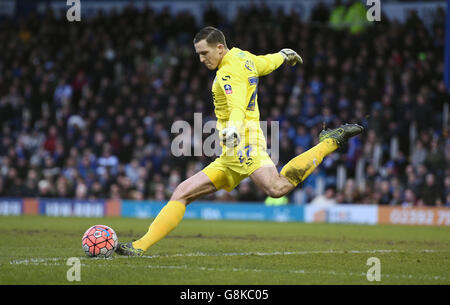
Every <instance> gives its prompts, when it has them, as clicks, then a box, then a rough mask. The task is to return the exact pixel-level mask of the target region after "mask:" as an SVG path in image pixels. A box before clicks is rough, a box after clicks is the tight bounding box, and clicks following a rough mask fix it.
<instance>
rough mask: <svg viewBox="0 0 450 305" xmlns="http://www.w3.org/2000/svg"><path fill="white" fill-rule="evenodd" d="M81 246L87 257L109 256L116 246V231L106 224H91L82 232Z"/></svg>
mask: <svg viewBox="0 0 450 305" xmlns="http://www.w3.org/2000/svg"><path fill="white" fill-rule="evenodd" d="M81 246H82V247H83V250H84V253H86V255H87V256H89V257H104V258H107V257H110V256H111V255H112V254H113V253H114V251H115V250H116V247H117V235H116V232H114V230H113V229H112V228H110V227H108V226H104V225H95V226H92V227H90V228H89V229H87V231H86V232H85V233H84V235H83V238H82V240H81Z"/></svg>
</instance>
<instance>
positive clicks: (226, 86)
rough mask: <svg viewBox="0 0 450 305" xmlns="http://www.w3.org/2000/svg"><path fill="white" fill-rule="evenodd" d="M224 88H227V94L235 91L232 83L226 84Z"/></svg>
mask: <svg viewBox="0 0 450 305" xmlns="http://www.w3.org/2000/svg"><path fill="white" fill-rule="evenodd" d="M223 88H224V89H225V93H226V94H231V93H233V89H231V85H228V84H226V85H225V86H223Z"/></svg>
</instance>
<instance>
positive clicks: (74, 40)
mask: <svg viewBox="0 0 450 305" xmlns="http://www.w3.org/2000/svg"><path fill="white" fill-rule="evenodd" d="M331 12H332V8H327V7H324V6H317V8H316V9H315V10H314V12H313V14H312V17H311V19H310V20H302V19H301V18H300V17H299V16H298V15H297V14H296V13H295V12H289V13H286V12H284V11H282V10H278V11H271V10H269V9H268V8H267V7H266V6H264V5H252V6H248V7H244V8H242V9H241V10H240V11H239V14H238V15H237V17H236V19H235V20H226V18H224V17H223V16H222V15H221V14H220V12H218V11H217V10H215V8H214V7H212V6H211V7H209V8H208V9H207V10H205V12H204V20H203V23H201V24H200V23H199V22H197V21H196V19H195V18H194V17H193V15H191V14H190V13H188V12H182V13H177V14H173V13H171V12H170V11H169V10H168V9H165V10H162V11H160V12H156V11H154V10H152V9H151V8H145V9H143V10H137V9H134V8H132V7H128V8H127V9H125V10H124V11H122V12H112V13H108V14H106V13H102V12H99V13H98V14H97V15H96V16H95V17H92V18H90V19H89V20H83V21H82V22H75V23H69V22H67V20H66V19H64V18H57V17H55V15H54V14H53V13H52V12H51V11H48V12H46V13H45V15H36V14H30V15H29V16H27V17H20V18H17V19H12V20H4V21H1V22H0V50H1V54H0V128H1V133H0V196H2V197H15V196H18V197H70V198H78V199H106V198H108V199H117V198H121V199H136V200H141V199H154V200H167V199H168V198H169V197H170V195H171V192H173V190H174V188H175V187H176V186H177V185H178V183H180V182H181V181H182V180H184V179H185V178H187V177H190V176H192V175H193V174H194V173H196V172H197V171H199V170H201V169H202V168H203V167H205V166H206V165H207V164H208V163H209V162H211V161H212V160H213V157H207V156H204V155H203V156H184V157H175V156H174V155H173V154H172V153H171V143H172V140H173V139H174V137H176V136H177V134H176V133H172V132H171V126H172V124H173V123H174V122H175V121H178V120H184V121H187V122H189V123H191V124H193V120H194V115H193V114H194V113H202V119H203V121H204V122H206V121H208V120H214V119H215V118H214V112H213V110H214V109H213V104H212V98H211V92H210V87H211V84H212V81H213V78H214V73H213V72H210V71H208V70H207V69H206V68H204V67H203V66H201V64H200V63H199V60H198V58H197V56H196V55H195V52H194V49H193V46H192V39H193V37H194V35H195V33H196V32H197V31H198V30H199V29H200V28H201V27H202V26H204V25H213V26H217V27H219V28H220V29H222V30H223V31H224V33H225V35H226V37H227V39H228V44H229V47H234V46H236V47H239V48H241V49H245V50H249V51H251V52H253V53H255V54H265V53H272V52H277V51H279V50H280V49H282V48H285V47H289V48H292V49H294V50H297V51H298V52H299V53H300V54H301V56H302V57H303V60H304V64H303V65H301V66H297V67H295V68H292V67H290V66H288V65H283V66H282V67H280V68H279V69H278V70H276V71H275V72H273V73H272V74H270V75H268V76H266V77H264V78H262V79H261V82H260V85H259V87H258V102H259V109H260V112H261V119H262V120H267V121H268V122H270V121H278V122H279V126H280V136H279V139H280V141H279V143H280V146H279V162H278V164H277V166H279V168H281V167H282V166H283V165H284V164H285V163H286V162H288V161H289V160H290V159H291V158H293V157H294V156H296V155H298V154H300V153H302V152H303V151H305V150H307V149H308V148H310V147H312V146H313V145H315V144H316V143H317V141H318V134H319V132H320V130H321V129H322V128H323V124H326V126H327V127H330V128H331V127H335V126H337V125H340V124H341V123H360V124H363V125H364V126H365V127H366V132H365V133H364V134H363V135H362V136H359V137H355V138H353V139H352V140H351V141H350V142H349V144H348V146H347V147H344V148H342V149H340V150H339V151H337V152H335V153H333V154H332V155H330V156H328V157H327V158H326V159H325V160H324V162H323V163H322V165H321V166H320V167H319V168H318V169H316V171H315V172H314V173H313V174H312V175H311V176H310V177H309V178H308V179H307V180H306V181H305V182H304V183H302V184H301V185H300V186H299V187H298V188H297V190H296V191H294V192H292V193H291V194H290V195H289V202H290V203H294V204H300V203H310V202H317V201H319V202H322V201H326V202H327V203H350V202H351V203H355V202H361V203H373V204H384V205H405V204H406V205H429V206H436V205H450V168H449V167H448V166H446V165H447V164H450V163H449V162H450V142H449V138H448V134H447V133H446V132H447V131H448V126H443V125H442V124H443V123H442V122H443V115H442V109H443V105H444V103H446V102H447V103H448V101H449V95H448V92H447V91H446V88H445V85H444V82H443V69H444V67H443V66H444V65H443V58H444V56H443V50H444V24H445V16H444V17H442V14H443V12H440V14H439V13H438V14H437V15H436V17H435V19H434V22H433V24H432V26H431V27H426V26H425V25H424V24H423V22H422V21H421V20H420V19H419V18H417V16H416V15H415V14H413V13H412V14H411V15H410V17H409V18H408V20H407V21H406V23H403V24H401V23H398V22H396V21H390V20H387V18H385V17H383V18H382V21H381V22H377V23H374V24H371V25H368V26H367V27H366V28H365V29H364V31H362V32H360V33H357V34H355V33H351V32H350V31H346V30H345V29H339V30H336V29H332V28H330V27H329V26H328V23H327V20H328V16H329V15H330V13H331ZM411 126H415V128H411ZM411 130H415V131H416V133H415V134H416V136H415V137H412V136H411ZM205 136H208V135H205ZM393 138H397V139H398V149H397V151H396V153H395V154H392V153H391V151H392V141H391V140H392V139H393ZM411 139H413V141H414V142H411ZM268 144H269V147H270V144H271V143H270V141H269V143H268ZM376 147H380V148H381V154H380V157H379V158H378V160H377V161H374V160H375V159H376V158H375V157H374V152H375V151H376V149H375V148H376ZM358 160H363V166H364V176H363V178H364V183H361V181H360V180H358V179H357V177H356V176H357V173H356V168H357V163H358ZM339 165H344V166H345V168H346V169H347V173H346V175H347V176H346V180H345V185H344V186H343V187H342V189H336V188H337V182H338V181H337V178H336V177H337V169H338V166H339ZM319 178H320V179H319ZM318 181H322V182H323V183H324V187H323V188H322V189H325V191H324V192H323V194H320V193H321V192H319V191H318V190H319V189H320V188H319V187H318ZM255 190H257V188H256V187H254V186H253V183H252V182H251V181H250V180H249V179H246V180H244V181H243V182H242V184H241V185H240V186H238V187H237V188H236V189H235V190H234V191H232V192H230V193H228V192H225V191H220V192H217V193H215V194H214V195H210V196H209V197H206V198H205V199H211V200H226V201H255V202H256V201H259V202H261V201H264V200H265V198H266V196H265V195H264V194H263V193H262V192H261V191H259V190H257V191H255ZM319 196H320V197H319ZM321 198H322V201H321V200H320V199H321Z"/></svg>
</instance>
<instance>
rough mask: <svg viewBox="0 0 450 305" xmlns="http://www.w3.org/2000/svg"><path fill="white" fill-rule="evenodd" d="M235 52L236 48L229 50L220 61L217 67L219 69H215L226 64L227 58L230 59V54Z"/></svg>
mask: <svg viewBox="0 0 450 305" xmlns="http://www.w3.org/2000/svg"><path fill="white" fill-rule="evenodd" d="M235 51H236V48H231V50H229V51H228V52H227V54H225V55H224V56H223V58H222V61H221V62H220V65H219V67H218V68H217V69H220V68H222V67H223V66H224V65H225V64H226V63H227V61H228V58H230V57H231V56H232V55H231V53H234V52H235Z"/></svg>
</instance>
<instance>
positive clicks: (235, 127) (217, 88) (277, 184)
mask: <svg viewBox="0 0 450 305" xmlns="http://www.w3.org/2000/svg"><path fill="white" fill-rule="evenodd" d="M194 47H195V51H196V53H197V54H198V56H199V59H200V62H201V63H203V64H204V65H205V66H206V67H207V68H208V69H209V70H216V69H217V72H216V77H215V79H214V82H213V85H212V96H213V100H214V107H215V110H214V111H215V114H216V116H217V129H218V131H219V138H220V141H221V144H222V154H221V155H220V157H218V158H216V159H215V161H213V162H212V163H211V164H209V165H208V166H207V167H206V168H204V169H203V170H202V171H200V172H198V173H196V174H195V175H193V176H192V177H190V178H188V179H187V180H185V181H183V182H182V183H181V184H180V185H179V186H178V187H177V188H176V189H175V191H174V193H173V194H172V196H171V198H170V200H169V202H168V203H167V204H166V205H165V206H164V207H163V209H162V210H161V211H160V212H159V214H158V215H157V217H156V218H155V219H154V221H153V223H152V224H151V225H150V227H149V229H148V232H147V233H146V234H145V235H144V236H142V237H141V238H140V239H139V240H137V241H134V242H128V243H119V245H118V247H117V249H116V253H118V254H121V255H129V256H142V255H143V253H144V252H145V251H146V250H147V249H148V248H150V247H151V246H152V245H154V244H155V243H156V242H158V241H159V240H161V239H162V238H164V237H165V236H166V235H167V234H169V232H170V231H172V230H173V229H174V228H175V227H176V226H177V225H178V224H179V223H180V221H181V220H182V218H183V216H184V213H185V210H186V206H187V205H188V204H189V203H191V202H192V201H194V200H196V199H198V198H199V197H201V196H203V195H206V194H210V193H213V192H215V191H217V190H220V189H225V190H227V191H231V190H232V189H234V188H235V187H236V186H237V185H238V184H239V183H240V182H241V181H242V180H243V179H245V178H247V177H250V179H251V180H252V181H253V182H254V183H255V184H256V185H257V186H258V187H259V188H261V189H262V190H263V191H264V192H265V193H266V194H267V195H268V196H271V197H275V198H278V197H281V196H284V195H286V194H287V193H289V192H291V191H292V190H293V189H294V188H295V187H296V186H297V185H298V184H299V183H300V182H302V181H303V180H305V179H306V178H307V177H308V176H309V175H310V174H311V172H312V171H313V170H314V169H315V168H316V167H317V166H318V165H319V164H320V163H321V162H322V160H323V158H324V157H325V156H327V155H328V154H330V153H332V152H333V151H335V150H336V149H337V148H338V147H339V146H341V145H343V144H344V143H345V142H346V141H347V139H348V138H350V137H352V136H355V135H358V134H360V133H361V132H362V131H363V128H362V127H361V126H359V125H356V124H346V125H343V126H340V127H339V128H336V129H331V130H323V131H322V132H321V133H320V134H319V143H318V144H317V145H316V146H314V147H312V148H311V149H309V150H308V151H306V152H304V153H302V154H301V155H299V156H296V157H295V158H293V159H292V160H290V161H289V162H288V163H287V164H286V165H285V166H284V167H283V168H282V170H281V172H280V173H279V172H278V171H277V169H276V167H275V164H274V163H273V161H272V160H271V159H270V157H269V155H268V153H267V152H266V146H267V145H266V140H265V137H264V134H263V132H262V130H261V128H260V126H259V108H258V101H257V89H258V83H259V78H260V77H261V76H264V75H267V74H269V73H271V72H272V71H274V70H275V69H277V68H278V67H280V66H281V65H282V64H283V63H285V62H286V63H288V64H290V65H291V66H295V65H296V64H301V63H303V60H302V58H301V57H300V56H299V55H298V54H297V53H296V52H295V51H293V50H291V49H282V50H281V51H280V52H278V53H274V54H267V55H260V56H256V55H253V54H251V53H249V52H247V51H243V50H240V49H238V48H232V49H228V47H227V44H226V41H225V36H224V35H223V33H222V32H221V31H220V30H218V29H216V28H214V27H206V28H203V29H202V30H200V31H199V32H198V33H197V35H196V36H195V38H194Z"/></svg>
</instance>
